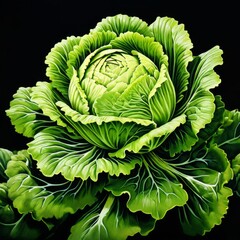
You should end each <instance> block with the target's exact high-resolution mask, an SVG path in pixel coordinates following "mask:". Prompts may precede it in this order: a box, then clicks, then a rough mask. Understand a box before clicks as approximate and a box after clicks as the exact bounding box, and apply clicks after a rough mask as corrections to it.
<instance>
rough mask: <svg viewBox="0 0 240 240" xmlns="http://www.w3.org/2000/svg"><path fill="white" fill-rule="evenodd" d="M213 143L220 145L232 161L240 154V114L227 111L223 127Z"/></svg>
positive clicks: (236, 111)
mask: <svg viewBox="0 0 240 240" xmlns="http://www.w3.org/2000/svg"><path fill="white" fill-rule="evenodd" d="M213 141H214V142H216V143H217V144H218V146H219V147H220V148H222V149H223V150H224V151H225V152H226V153H227V155H228V158H229V159H230V160H232V159H233V158H235V157H236V156H237V155H238V154H239V153H240V112H239V111H238V110H232V111H229V110H225V112H224V120H223V122H222V126H221V127H220V128H219V129H218V131H217V133H216V135H215V136H214V138H213Z"/></svg>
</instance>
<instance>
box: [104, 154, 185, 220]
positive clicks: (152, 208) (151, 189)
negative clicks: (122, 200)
mask: <svg viewBox="0 0 240 240" xmlns="http://www.w3.org/2000/svg"><path fill="white" fill-rule="evenodd" d="M106 189H107V190H109V191H111V192H112V193H113V194H114V195H115V196H120V195H122V194H124V193H127V194H128V195H129V200H128V202H127V207H128V208H129V209H130V210H131V211H132V212H137V211H141V212H143V213H145V214H151V216H152V217H153V218H154V219H156V220H159V219H162V218H163V217H164V216H165V214H166V212H167V211H169V210H170V209H172V208H174V207H176V206H183V205H184V204H185V203H186V201H187V199H188V194H187V192H186V191H185V190H184V189H183V186H182V184H181V183H180V182H179V181H178V180H177V178H176V177H175V176H174V175H173V174H172V173H171V170H170V169H169V167H168V165H167V163H164V160H163V159H161V158H160V157H158V156H157V155H155V154H154V153H149V154H147V155H145V159H144V160H143V165H142V167H140V168H139V169H137V170H135V171H133V172H132V174H131V175H129V176H121V177H119V178H110V181H109V183H108V184H107V186H106Z"/></svg>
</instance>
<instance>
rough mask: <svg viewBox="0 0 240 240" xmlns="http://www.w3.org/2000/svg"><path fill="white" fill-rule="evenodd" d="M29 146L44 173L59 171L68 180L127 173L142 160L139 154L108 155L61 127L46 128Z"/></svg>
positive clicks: (48, 174) (95, 180) (47, 174)
mask: <svg viewBox="0 0 240 240" xmlns="http://www.w3.org/2000/svg"><path fill="white" fill-rule="evenodd" d="M28 146H29V149H28V152H29V153H30V154H31V155H32V156H33V158H34V159H35V160H37V166H38V168H39V169H40V170H41V172H42V173H43V174H44V175H45V176H48V177H52V176H53V175H57V174H59V173H61V174H62V175H63V176H64V178H65V179H68V180H70V181H72V180H74V179H76V178H81V179H82V180H87V179H88V178H90V179H91V180H92V181H94V182H97V181H100V180H99V174H100V173H102V172H106V173H108V174H109V175H116V176H119V174H121V173H122V174H129V173H130V171H131V170H132V169H134V168H135V165H136V164H141V160H140V158H139V157H138V156H134V155H132V156H131V155H129V156H128V157H126V158H125V159H123V160H120V159H116V158H110V157H109V156H108V155H107V153H106V152H105V151H104V150H102V149H99V148H97V147H96V146H94V145H91V144H89V143H88V142H86V141H85V140H84V139H83V138H81V137H80V136H75V135H72V134H70V133H68V132H67V131H66V130H65V128H60V127H49V128H46V129H45V130H43V131H42V132H40V133H39V134H37V135H36V136H35V139H34V140H33V141H32V142H30V143H29V144H28Z"/></svg>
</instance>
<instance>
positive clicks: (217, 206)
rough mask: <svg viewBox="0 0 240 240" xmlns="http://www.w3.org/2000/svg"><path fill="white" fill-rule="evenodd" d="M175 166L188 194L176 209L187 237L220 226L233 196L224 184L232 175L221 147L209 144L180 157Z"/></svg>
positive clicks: (202, 233) (201, 233)
mask: <svg viewBox="0 0 240 240" xmlns="http://www.w3.org/2000/svg"><path fill="white" fill-rule="evenodd" d="M180 159H181V158H180ZM176 169H177V171H179V173H178V175H179V177H180V179H181V182H183V185H184V188H185V189H186V190H187V192H188V196H189V200H188V202H187V203H186V205H184V206H183V207H182V208H180V209H179V211H180V221H181V224H182V227H183V231H184V233H185V234H187V235H190V236H195V235H204V234H205V233H206V232H209V231H210V230H211V229H212V228H213V227H214V226H215V225H219V224H220V223H221V221H222V218H223V217H224V215H225V214H226V213H227V209H228V203H229V197H230V196H232V190H231V189H230V188H229V187H227V183H228V182H229V181H230V180H231V179H232V177H233V172H232V169H231V168H230V164H229V161H228V159H227V158H226V154H225V152H224V151H223V150H222V149H220V148H218V147H217V146H216V145H212V146H211V147H210V148H208V149H205V150H204V148H203V149H200V150H198V151H196V152H193V153H192V154H191V155H190V156H189V157H187V158H185V157H184V156H182V161H181V162H180V163H178V164H176Z"/></svg>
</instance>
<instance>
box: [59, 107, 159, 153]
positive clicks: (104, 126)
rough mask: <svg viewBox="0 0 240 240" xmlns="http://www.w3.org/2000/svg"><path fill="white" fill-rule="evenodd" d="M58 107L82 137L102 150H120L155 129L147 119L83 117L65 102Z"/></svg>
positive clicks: (153, 124)
mask: <svg viewBox="0 0 240 240" xmlns="http://www.w3.org/2000/svg"><path fill="white" fill-rule="evenodd" d="M57 106H59V107H60V108H61V110H62V111H63V112H64V115H65V116H66V117H67V118H68V119H67V120H68V122H70V123H71V126H72V127H73V128H74V129H75V130H76V131H78V133H79V135H80V136H82V137H83V138H84V139H85V140H87V141H88V142H89V143H91V144H92V145H94V146H98V147H100V148H102V149H111V150H112V149H119V148H120V147H122V146H124V145H125V144H127V143H128V142H129V141H134V140H135V139H138V138H139V137H140V136H142V135H144V134H145V133H147V132H149V131H150V130H152V129H153V128H154V127H155V123H154V122H152V121H149V120H145V119H136V118H124V117H114V116H103V117H101V116H100V117H98V116H94V115H82V114H79V113H78V112H76V111H74V110H73V109H71V108H70V107H69V106H68V105H67V104H65V103H63V102H58V103H57Z"/></svg>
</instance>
